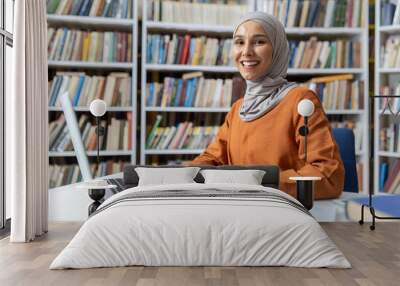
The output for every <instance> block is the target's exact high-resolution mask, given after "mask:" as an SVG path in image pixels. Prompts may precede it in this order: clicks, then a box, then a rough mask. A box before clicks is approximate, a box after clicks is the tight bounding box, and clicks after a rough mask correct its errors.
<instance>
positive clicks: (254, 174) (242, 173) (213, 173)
mask: <svg viewBox="0 0 400 286" xmlns="http://www.w3.org/2000/svg"><path fill="white" fill-rule="evenodd" d="M200 174H201V175H202V176H203V177H204V183H205V184H211V183H234V184H247V185H261V182H262V179H263V177H264V175H265V171H262V170H213V169H210V170H201V171H200Z"/></svg>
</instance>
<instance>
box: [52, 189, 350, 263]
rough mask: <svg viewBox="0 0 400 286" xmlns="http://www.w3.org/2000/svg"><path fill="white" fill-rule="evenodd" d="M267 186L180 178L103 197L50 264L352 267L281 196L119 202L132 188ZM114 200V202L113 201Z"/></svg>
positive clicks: (312, 223)
mask: <svg viewBox="0 0 400 286" xmlns="http://www.w3.org/2000/svg"><path fill="white" fill-rule="evenodd" d="M210 188H211V189H217V190H219V191H224V190H230V191H232V190H237V191H239V190H263V191H265V192H269V193H270V194H278V195H280V196H283V197H285V198H288V199H290V200H291V201H293V202H297V201H296V200H295V199H293V198H292V197H290V196H288V195H286V194H285V193H283V192H281V191H278V190H276V189H273V188H267V187H262V186H255V185H239V184H179V185H164V186H146V187H135V188H131V189H127V190H125V191H123V192H121V193H119V194H117V195H114V196H113V197H111V198H109V199H108V200H106V201H105V202H104V203H103V204H102V205H101V206H100V209H101V208H103V211H100V212H99V213H97V214H95V215H94V216H92V217H90V218H89V219H88V220H87V221H86V222H85V223H84V224H83V226H82V227H81V229H80V230H79V232H78V233H77V234H76V235H75V237H74V238H73V239H72V241H71V242H70V243H69V244H68V245H67V247H65V249H64V250H63V251H62V252H61V253H60V254H59V255H58V256H57V257H56V259H55V260H54V261H53V263H52V264H51V265H50V269H62V268H90V267H112V266H127V265H146V266H189V265H191V266H193V265H214V266H241V265H247V266H294V267H333V268H350V267H351V266H350V263H349V262H348V261H347V259H346V258H345V257H344V255H343V254H342V252H341V251H340V250H338V248H337V247H336V246H335V244H334V243H333V242H332V241H331V240H330V238H329V237H328V236H327V234H326V233H325V232H324V230H323V229H322V228H321V227H320V225H319V224H318V222H317V221H316V220H315V219H314V218H313V217H312V216H310V215H308V214H307V213H305V212H303V211H301V210H299V209H297V208H295V207H293V206H291V205H288V204H284V203H278V202H274V201H267V200H263V199H258V198H235V197H226V198H213V197H202V198H197V197H193V198H191V197H182V198H152V199H140V200H132V201H121V202H119V203H115V201H118V199H119V198H121V197H122V196H126V195H129V194H130V193H132V192H145V191H155V190H158V191H165V190H198V191H202V190H203V191H204V190H206V189H210ZM113 202H114V204H113Z"/></svg>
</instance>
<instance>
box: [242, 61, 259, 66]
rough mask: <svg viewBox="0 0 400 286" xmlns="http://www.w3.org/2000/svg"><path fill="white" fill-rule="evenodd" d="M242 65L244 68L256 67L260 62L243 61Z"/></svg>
mask: <svg viewBox="0 0 400 286" xmlns="http://www.w3.org/2000/svg"><path fill="white" fill-rule="evenodd" d="M242 64H243V65H244V66H255V65H256V64H258V62H250V61H243V62H242Z"/></svg>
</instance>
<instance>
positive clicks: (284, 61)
mask: <svg viewBox="0 0 400 286" xmlns="http://www.w3.org/2000/svg"><path fill="white" fill-rule="evenodd" d="M247 21H254V22H257V23H258V24H260V25H261V26H262V27H263V29H264V31H265V33H266V34H267V36H268V39H269V40H270V42H271V45H272V61H271V65H270V66H269V67H268V69H267V70H266V71H265V74H264V75H263V76H261V77H260V78H259V79H257V80H246V84H247V87H246V93H245V95H244V99H243V102H242V106H241V107H240V109H239V115H240V118H241V119H242V120H244V121H252V120H255V119H257V118H259V117H261V116H263V115H264V114H266V113H267V112H269V111H270V110H272V109H273V108H274V107H275V106H276V105H277V104H278V103H279V102H280V101H281V100H282V99H283V98H284V97H285V96H286V95H287V94H288V92H289V91H290V90H291V89H292V88H294V87H296V86H297V84H296V83H294V82H288V81H287V80H286V75H287V69H288V62H289V44H288V41H287V38H286V33H285V28H284V27H283V25H282V24H281V23H280V22H279V20H278V19H276V18H275V17H274V16H271V15H269V14H266V13H263V12H249V13H247V14H245V15H244V16H243V17H242V18H241V19H240V21H239V23H238V24H237V25H236V27H235V30H234V32H233V35H235V33H236V30H237V29H238V27H239V26H240V25H241V24H243V23H245V22H247Z"/></svg>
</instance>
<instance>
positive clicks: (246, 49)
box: [242, 43, 254, 56]
mask: <svg viewBox="0 0 400 286" xmlns="http://www.w3.org/2000/svg"><path fill="white" fill-rule="evenodd" d="M253 52H254V50H253V46H252V45H251V43H246V44H244V46H243V50H242V55H243V56H249V55H252V54H253Z"/></svg>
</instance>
